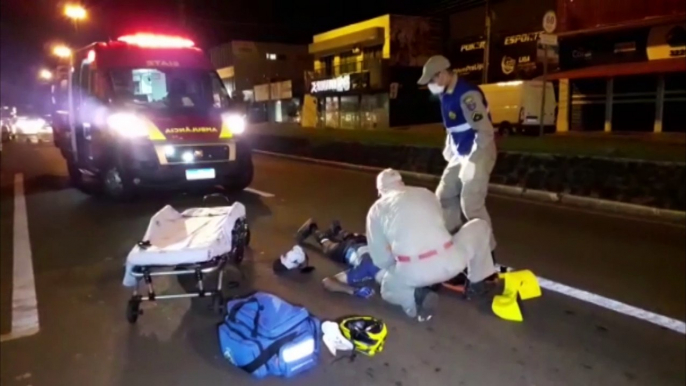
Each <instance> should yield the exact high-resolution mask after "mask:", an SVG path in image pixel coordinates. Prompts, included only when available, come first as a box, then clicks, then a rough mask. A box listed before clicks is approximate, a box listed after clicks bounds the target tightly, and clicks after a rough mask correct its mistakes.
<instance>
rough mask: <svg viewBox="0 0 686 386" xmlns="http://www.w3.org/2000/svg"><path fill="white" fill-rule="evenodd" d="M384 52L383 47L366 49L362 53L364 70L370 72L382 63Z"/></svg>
mask: <svg viewBox="0 0 686 386" xmlns="http://www.w3.org/2000/svg"><path fill="white" fill-rule="evenodd" d="M382 57H383V52H382V50H381V47H373V48H365V49H364V50H363V51H362V69H363V70H366V71H368V70H370V69H372V68H374V66H376V65H377V63H379V62H380V61H381V59H382Z"/></svg>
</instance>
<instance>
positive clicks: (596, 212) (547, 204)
mask: <svg viewBox="0 0 686 386" xmlns="http://www.w3.org/2000/svg"><path fill="white" fill-rule="evenodd" d="M488 195H489V196H492V197H496V198H499V199H503V200H510V201H517V202H521V203H526V204H531V205H537V206H545V207H548V208H553V209H560V210H565V211H574V212H581V213H586V214H591V215H595V216H602V217H609V218H614V219H618V220H627V221H634V222H641V223H648V224H655V225H664V226H668V227H674V228H686V225H684V224H680V223H676V222H669V221H661V220H651V219H649V218H643V217H639V216H635V217H632V216H628V215H622V214H619V213H610V212H603V211H600V210H592V209H586V208H580V207H577V206H565V205H560V204H554V203H550V202H539V201H534V200H532V199H526V198H522V197H515V196H508V195H505V194H498V193H490V192H489V193H488Z"/></svg>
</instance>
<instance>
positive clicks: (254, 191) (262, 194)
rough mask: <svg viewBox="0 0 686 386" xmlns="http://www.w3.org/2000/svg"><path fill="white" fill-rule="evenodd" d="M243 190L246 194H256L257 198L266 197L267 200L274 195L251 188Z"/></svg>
mask: <svg viewBox="0 0 686 386" xmlns="http://www.w3.org/2000/svg"><path fill="white" fill-rule="evenodd" d="M243 190H245V191H246V192H250V193H253V194H257V195H258V196H261V197H267V198H271V197H275V195H274V194H272V193H267V192H263V191H261V190H257V189H253V188H245V189H243Z"/></svg>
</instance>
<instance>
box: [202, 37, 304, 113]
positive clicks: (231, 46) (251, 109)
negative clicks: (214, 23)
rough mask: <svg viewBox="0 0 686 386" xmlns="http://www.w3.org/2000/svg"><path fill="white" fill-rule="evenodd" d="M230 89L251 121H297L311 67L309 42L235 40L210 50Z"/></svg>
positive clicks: (228, 89)
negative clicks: (298, 43) (284, 42)
mask: <svg viewBox="0 0 686 386" xmlns="http://www.w3.org/2000/svg"><path fill="white" fill-rule="evenodd" d="M209 54H210V59H211V60H212V63H213V64H214V66H215V68H216V69H217V72H218V73H219V76H220V77H221V78H222V81H223V82H224V85H225V86H226V89H227V91H229V93H230V94H231V96H232V97H233V99H234V100H235V101H241V102H243V103H244V104H245V109H246V113H247V115H248V116H249V118H250V120H251V121H252V122H267V121H268V122H297V121H299V120H300V109H301V103H302V97H303V94H304V93H305V88H304V85H303V82H302V76H303V73H304V72H305V71H306V70H308V69H311V68H312V59H311V57H310V56H309V54H308V52H307V46H306V45H293V44H280V43H262V42H250V41H232V42H229V43H225V44H222V45H219V46H216V47H213V48H211V49H210V50H209Z"/></svg>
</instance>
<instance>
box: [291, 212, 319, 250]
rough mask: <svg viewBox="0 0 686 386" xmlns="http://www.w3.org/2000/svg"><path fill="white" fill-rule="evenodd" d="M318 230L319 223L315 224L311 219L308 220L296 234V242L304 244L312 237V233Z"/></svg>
mask: <svg viewBox="0 0 686 386" xmlns="http://www.w3.org/2000/svg"><path fill="white" fill-rule="evenodd" d="M316 230H317V223H315V222H314V220H313V219H311V218H310V219H308V220H307V221H305V223H304V224H303V225H302V226H301V227H300V228H299V229H298V231H297V232H296V233H295V241H296V242H297V243H298V244H301V243H303V242H304V241H305V240H307V238H308V237H310V236H312V233H314V232H315V231H316Z"/></svg>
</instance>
